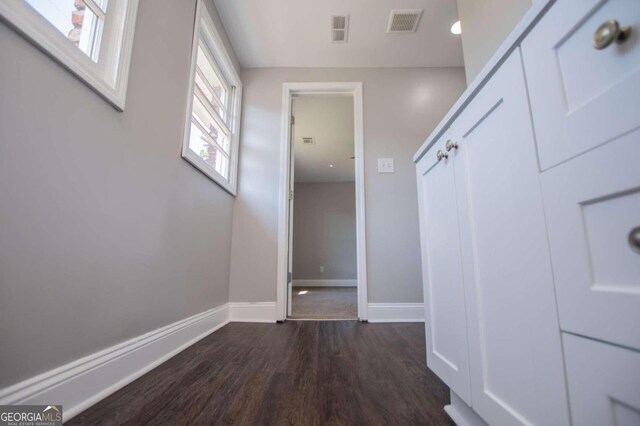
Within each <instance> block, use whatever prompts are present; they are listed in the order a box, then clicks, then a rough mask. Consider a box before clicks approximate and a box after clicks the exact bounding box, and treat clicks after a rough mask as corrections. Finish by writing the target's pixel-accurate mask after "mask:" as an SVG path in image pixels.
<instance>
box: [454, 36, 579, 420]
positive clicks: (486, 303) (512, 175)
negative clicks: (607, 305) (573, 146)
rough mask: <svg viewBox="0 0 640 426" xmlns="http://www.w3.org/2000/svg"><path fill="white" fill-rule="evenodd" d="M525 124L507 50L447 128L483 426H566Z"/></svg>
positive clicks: (531, 145)
mask: <svg viewBox="0 0 640 426" xmlns="http://www.w3.org/2000/svg"><path fill="white" fill-rule="evenodd" d="M529 117H530V115H529V106H528V103H527V95H526V87H525V81H524V74H523V70H522V64H521V58H520V52H519V50H518V49H516V51H514V52H513V53H512V54H511V55H510V57H509V58H507V60H506V61H505V63H504V64H503V65H502V66H501V68H500V69H499V70H498V71H497V73H496V74H495V75H494V76H493V77H492V79H491V81H489V82H488V83H487V85H486V86H485V87H484V88H483V90H482V92H481V93H480V94H478V96H476V97H475V98H474V99H473V101H472V102H471V103H470V104H469V105H468V106H467V107H466V108H465V110H464V111H463V112H462V114H461V115H460V116H459V117H458V118H457V120H456V121H455V123H454V125H453V126H452V129H453V130H452V133H453V140H454V141H456V142H458V144H459V146H460V148H459V151H460V155H459V156H458V158H456V159H455V166H456V168H458V167H459V166H462V167H463V169H464V170H465V174H466V176H465V178H466V179H465V183H466V187H467V190H466V194H465V195H464V197H465V198H466V199H468V206H467V209H468V211H467V214H466V216H467V218H466V220H467V222H468V225H467V226H464V227H463V228H462V230H461V241H462V247H463V250H466V251H467V256H465V262H464V264H463V269H464V276H465V284H466V287H465V288H466V289H467V291H466V295H467V302H468V303H467V306H468V307H467V315H468V317H469V319H468V322H469V332H468V336H469V337H468V338H469V352H470V355H469V358H470V363H471V389H472V392H471V394H472V398H471V399H472V401H473V408H474V410H476V411H477V412H478V414H480V415H481V416H482V417H483V418H484V419H485V420H486V421H487V422H488V423H489V424H492V425H500V424H504V425H507V424H518V423H523V424H553V425H562V424H568V422H569V419H568V410H567V401H566V397H565V391H564V381H563V376H564V370H563V364H562V350H561V342H560V331H559V327H558V322H557V316H556V315H555V312H556V304H555V296H554V288H553V276H552V273H551V264H550V260H549V249H548V245H547V237H546V228H545V223H544V211H543V205H542V194H541V191H540V184H539V173H538V166H537V161H536V149H535V142H534V138H533V131H532V127H531V121H530V119H529ZM463 201H464V200H463Z"/></svg>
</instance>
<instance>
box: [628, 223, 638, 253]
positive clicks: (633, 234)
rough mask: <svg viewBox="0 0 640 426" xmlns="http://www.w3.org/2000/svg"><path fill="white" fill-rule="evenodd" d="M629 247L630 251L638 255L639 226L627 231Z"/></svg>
mask: <svg viewBox="0 0 640 426" xmlns="http://www.w3.org/2000/svg"><path fill="white" fill-rule="evenodd" d="M629 245H630V246H631V250H633V251H635V252H636V253H640V226H636V227H635V228H633V229H632V230H631V231H629Z"/></svg>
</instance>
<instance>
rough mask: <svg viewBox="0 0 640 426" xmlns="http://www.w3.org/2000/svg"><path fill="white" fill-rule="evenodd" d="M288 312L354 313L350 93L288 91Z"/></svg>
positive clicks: (315, 315) (295, 315) (297, 315)
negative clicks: (290, 115) (322, 93)
mask: <svg viewBox="0 0 640 426" xmlns="http://www.w3.org/2000/svg"><path fill="white" fill-rule="evenodd" d="M291 102H292V111H293V112H292V117H293V118H292V126H291V129H292V130H291V142H292V148H293V150H292V155H291V163H292V164H291V181H292V185H291V189H292V192H291V194H292V197H290V198H291V199H290V203H291V209H290V213H291V216H290V219H289V226H290V229H289V253H290V255H289V265H288V271H290V272H291V282H290V287H288V291H289V292H290V294H291V297H290V299H289V300H290V301H291V303H290V305H289V306H288V307H287V314H288V315H287V316H288V318H291V319H322V320H325V319H353V320H355V319H357V318H358V303H357V289H356V288H357V282H358V281H357V270H356V269H357V268H356V265H357V261H356V195H355V142H354V132H353V96H349V95H344V94H337V95H319V94H311V95H296V96H295V97H293V98H292V100H291Z"/></svg>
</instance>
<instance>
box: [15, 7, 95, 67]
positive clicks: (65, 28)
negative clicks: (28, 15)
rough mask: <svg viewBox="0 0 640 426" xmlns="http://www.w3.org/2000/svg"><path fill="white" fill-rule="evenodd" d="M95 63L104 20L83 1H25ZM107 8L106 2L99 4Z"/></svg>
mask: <svg viewBox="0 0 640 426" xmlns="http://www.w3.org/2000/svg"><path fill="white" fill-rule="evenodd" d="M24 1H26V2H27V3H28V4H29V5H30V6H31V7H33V8H34V9H35V10H36V11H37V12H38V13H39V14H40V15H42V17H43V18H45V19H46V20H47V21H49V23H51V24H52V25H53V26H54V27H55V28H56V29H57V30H58V31H60V32H61V33H62V34H63V35H64V36H65V37H67V38H68V39H69V40H70V41H71V42H72V43H73V44H75V45H76V46H78V47H79V48H80V50H82V51H83V52H84V53H86V54H87V56H89V57H90V58H91V59H92V60H93V61H94V62H97V61H98V51H99V48H100V39H101V38H102V27H103V19H101V18H100V17H98V16H96V14H95V13H93V12H92V11H91V9H89V8H88V7H87V6H86V4H85V3H84V1H82V0H24ZM97 3H98V5H99V6H103V7H106V4H107V3H106V0H101V1H98V2H97Z"/></svg>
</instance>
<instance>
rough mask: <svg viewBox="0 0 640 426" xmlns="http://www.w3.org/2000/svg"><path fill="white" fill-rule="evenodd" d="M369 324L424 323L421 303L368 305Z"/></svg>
mask: <svg viewBox="0 0 640 426" xmlns="http://www.w3.org/2000/svg"><path fill="white" fill-rule="evenodd" d="M367 306H368V311H369V322H424V304H423V303H369V304H368V305H367Z"/></svg>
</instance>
